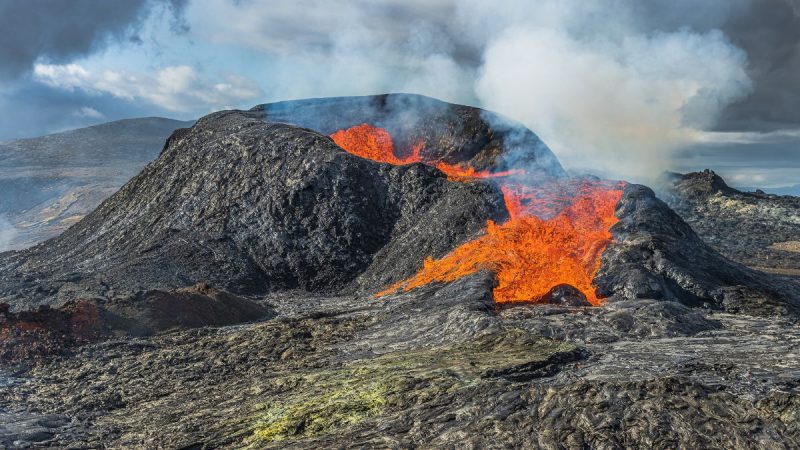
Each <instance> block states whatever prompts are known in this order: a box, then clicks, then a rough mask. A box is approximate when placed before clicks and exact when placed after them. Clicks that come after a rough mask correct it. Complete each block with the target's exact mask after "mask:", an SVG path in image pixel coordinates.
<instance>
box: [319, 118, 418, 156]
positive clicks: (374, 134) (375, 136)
mask: <svg viewBox="0 0 800 450" xmlns="http://www.w3.org/2000/svg"><path fill="white" fill-rule="evenodd" d="M331 139H333V142H335V143H336V145H338V146H339V147H342V148H343V149H345V150H346V151H347V152H348V153H352V154H354V155H356V156H360V157H362V158H364V159H371V160H373V161H377V162H382V163H389V164H394V165H396V166H402V165H405V164H411V163H415V162H422V158H420V152H422V149H423V147H424V143H419V144H417V145H415V146H414V147H413V148H412V149H411V154H409V155H408V156H406V157H405V158H398V157H397V155H395V153H394V144H393V143H392V136H391V135H390V134H389V132H388V131H386V130H384V129H383V128H378V127H373V126H372V125H367V124H366V123H363V124H361V125H356V126H354V127H352V128H348V129H347V130H339V131H337V132H335V133H333V134H332V135H331Z"/></svg>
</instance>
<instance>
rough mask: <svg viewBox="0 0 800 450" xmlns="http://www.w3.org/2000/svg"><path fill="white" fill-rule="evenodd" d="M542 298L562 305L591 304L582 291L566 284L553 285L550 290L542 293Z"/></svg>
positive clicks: (553, 303)
mask: <svg viewBox="0 0 800 450" xmlns="http://www.w3.org/2000/svg"><path fill="white" fill-rule="evenodd" d="M542 300H543V301H544V302H545V303H548V304H551V305H563V306H592V304H591V303H589V301H588V300H586V296H585V295H583V292H581V291H579V290H578V289H576V288H575V287H574V286H570V285H568V284H559V285H558V286H553V288H552V289H550V292H548V293H547V294H545V295H544V297H543V298H542Z"/></svg>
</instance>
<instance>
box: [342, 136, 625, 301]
mask: <svg viewBox="0 0 800 450" xmlns="http://www.w3.org/2000/svg"><path fill="white" fill-rule="evenodd" d="M331 138H332V139H333V140H334V142H336V143H337V144H338V145H339V146H340V147H342V148H343V149H345V150H346V151H348V152H350V153H352V154H355V155H358V156H361V157H363V158H368V159H372V160H374V161H379V162H384V163H390V164H396V165H402V164H410V163H413V162H423V163H425V164H429V165H433V166H435V167H437V168H438V169H439V170H441V171H442V172H444V173H445V174H446V175H447V176H448V178H449V179H451V180H458V181H469V180H470V179H475V178H498V180H497V182H498V184H499V185H500V189H501V191H502V192H503V198H504V201H505V205H506V208H507V209H508V213H509V217H510V219H509V220H508V221H507V222H506V223H503V224H499V225H498V224H495V223H494V222H492V221H489V222H488V223H487V227H486V233H485V234H484V235H483V236H481V237H479V238H477V239H474V240H472V241H469V242H467V243H465V244H463V245H461V246H459V247H457V248H456V249H455V250H453V251H452V252H451V253H449V254H448V255H446V256H445V257H443V258H441V259H438V260H434V259H432V258H430V257H429V258H427V259H426V260H425V261H424V263H423V267H422V269H421V270H420V271H419V272H417V274H416V275H414V276H412V277H411V278H409V279H407V280H404V281H401V282H399V283H396V284H394V285H392V286H389V287H388V288H387V289H386V290H384V291H382V292H379V293H378V294H377V295H378V296H382V295H386V294H390V293H392V292H396V291H398V290H401V289H402V290H404V291H409V290H411V289H414V288H417V287H420V286H424V285H426V284H428V283H431V282H449V281H454V280H457V279H459V278H461V277H464V276H466V275H470V274H473V273H476V272H478V271H481V270H490V271H492V272H494V273H495V274H496V276H497V282H498V284H497V287H495V289H494V300H495V302H496V303H511V302H533V303H535V302H540V301H543V300H544V299H545V295H546V294H547V293H548V292H549V291H550V290H551V289H552V288H553V287H554V286H557V285H560V284H568V285H571V286H573V287H575V288H577V289H578V290H580V291H581V292H582V293H583V294H584V296H586V299H587V300H588V301H589V302H590V303H591V304H592V305H595V306H596V305H600V304H601V303H602V299H601V298H600V297H598V296H597V293H596V289H595V287H594V285H593V280H594V277H595V276H596V275H597V272H598V270H599V269H600V256H601V255H602V253H603V251H604V250H605V248H606V246H607V245H608V244H609V243H610V242H611V239H612V235H611V232H610V231H609V229H610V228H611V226H612V225H614V224H615V223H616V222H617V218H616V216H615V215H614V209H615V208H616V205H617V203H618V202H619V199H620V197H621V196H622V186H623V185H622V184H621V183H618V182H609V181H591V180H567V181H558V182H550V183H546V184H542V185H535V186H531V185H527V184H524V183H521V182H519V181H515V180H514V178H513V177H514V176H517V175H521V174H524V172H522V171H516V170H512V171H508V172H488V171H477V170H475V169H474V168H472V167H470V166H468V165H462V164H447V163H444V162H441V161H425V160H423V158H422V157H421V152H422V149H423V148H424V143H423V142H420V143H418V144H417V145H415V146H414V147H413V148H412V149H411V152H410V154H409V155H408V156H406V157H403V158H401V157H398V156H397V155H395V153H394V146H393V143H392V139H391V136H390V134H389V133H388V132H387V131H386V130H384V129H382V128H377V127H372V126H370V125H367V124H363V125H358V126H355V127H352V128H350V129H348V130H340V131H337V132H336V133H334V134H333V135H331ZM506 177H508V179H506Z"/></svg>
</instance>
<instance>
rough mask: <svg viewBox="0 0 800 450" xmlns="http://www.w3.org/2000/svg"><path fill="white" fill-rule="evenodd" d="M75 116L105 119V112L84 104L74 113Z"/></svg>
mask: <svg viewBox="0 0 800 450" xmlns="http://www.w3.org/2000/svg"><path fill="white" fill-rule="evenodd" d="M73 114H74V115H75V117H78V118H87V119H105V118H106V116H105V114H103V113H101V112H100V111H98V110H96V109H94V108H92V107H91V106H83V107H81V108H80V109H78V110H77V111H75V112H74V113H73Z"/></svg>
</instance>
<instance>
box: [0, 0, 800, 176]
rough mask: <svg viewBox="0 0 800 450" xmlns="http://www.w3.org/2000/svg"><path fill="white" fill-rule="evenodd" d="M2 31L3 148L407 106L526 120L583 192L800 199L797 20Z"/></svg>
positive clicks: (267, 6) (44, 24) (424, 9)
mask: <svg viewBox="0 0 800 450" xmlns="http://www.w3.org/2000/svg"><path fill="white" fill-rule="evenodd" d="M765 3H769V5H768V6H769V7H766V6H764V5H765ZM0 25H2V26H3V29H4V30H5V31H4V32H5V33H6V34H7V35H8V36H11V37H9V38H7V39H8V42H7V45H6V46H4V47H3V48H2V49H0V63H2V65H1V66H0V111H2V113H3V117H4V120H3V121H0V140H8V139H14V138H19V137H26V136H36V135H42V134H47V133H52V132H57V131H61V130H65V129H70V128H75V127H81V126H87V125H91V124H95V123H101V122H106V121H109V120H116V119H120V118H127V117H141V116H151V115H157V116H164V117H172V118H179V119H192V118H197V117H200V116H202V115H204V114H207V113H209V112H212V111H216V110H219V109H225V108H250V107H252V106H253V105H255V104H258V103H264V102H270V101H278V100H285V99H291V98H303V97H321V96H335V95H364V94H375V93H384V92H400V91H402V92H417V93H421V94H426V95H431V96H434V97H438V98H441V99H443V100H448V101H453V102H459V103H466V104H473V105H477V106H482V107H485V108H488V109H493V110H495V111H498V112H500V113H502V114H506V115H508V116H511V117H513V118H515V119H517V120H520V121H522V122H523V123H525V124H526V125H528V126H529V127H530V128H531V129H533V130H534V131H536V132H537V133H538V134H540V135H541V136H542V138H543V139H544V140H545V141H546V142H547V143H548V144H549V145H550V146H551V148H553V150H554V151H555V152H556V154H557V155H558V156H559V158H560V159H561V160H562V161H563V163H564V164H565V165H566V166H567V167H569V168H571V169H573V170H574V171H578V172H580V171H591V172H594V173H598V174H600V175H606V176H616V177H623V178H626V179H631V180H635V181H647V179H649V178H653V177H655V176H657V174H658V173H659V172H660V171H662V170H669V169H673V170H696V169H702V168H704V167H711V168H715V169H719V170H720V172H721V173H722V174H723V175H724V176H726V177H727V178H728V179H730V180H732V182H733V184H735V185H744V186H779V185H789V184H794V183H797V182H800V133H798V132H797V131H796V130H798V129H800V44H799V43H800V2H799V1H795V0H776V1H775V2H758V1H755V0H754V1H748V0H724V1H723V0H708V1H705V2H702V3H699V4H698V3H697V2H693V1H688V0H672V1H666V0H654V1H652V2H647V3H643V2H638V1H635V0H607V1H601V2H583V1H577V0H559V1H555V0H540V1H522V0H500V1H497V2H482V1H478V0H464V1H459V2H455V1H454V0H426V1H423V0H405V1H399V0H383V1H367V0H352V1H340V2H332V1H320V0H296V1H292V2H284V1H269V0H262V1H257V0H107V1H105V2H99V3H98V2H96V1H93V0H74V1H70V2H63V1H60V0H30V1H16V0H0Z"/></svg>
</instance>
